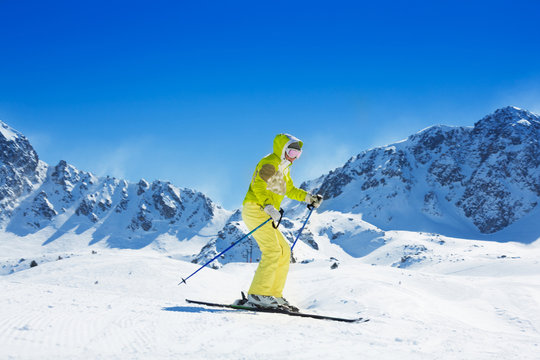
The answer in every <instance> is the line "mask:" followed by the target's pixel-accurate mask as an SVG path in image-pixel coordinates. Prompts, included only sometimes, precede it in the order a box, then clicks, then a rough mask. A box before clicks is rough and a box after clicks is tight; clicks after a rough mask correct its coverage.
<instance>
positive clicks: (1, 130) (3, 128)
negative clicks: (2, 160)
mask: <svg viewBox="0 0 540 360" xmlns="http://www.w3.org/2000/svg"><path fill="white" fill-rule="evenodd" d="M0 134H2V136H3V137H4V138H6V140H7V141H15V140H16V139H17V138H18V135H17V133H16V132H15V131H14V130H13V129H12V128H10V127H9V126H8V125H6V124H5V123H3V122H2V121H0Z"/></svg>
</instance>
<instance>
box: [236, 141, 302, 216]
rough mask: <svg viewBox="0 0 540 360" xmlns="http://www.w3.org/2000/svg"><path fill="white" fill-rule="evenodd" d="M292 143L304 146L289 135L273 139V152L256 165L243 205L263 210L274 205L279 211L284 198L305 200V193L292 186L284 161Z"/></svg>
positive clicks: (288, 164) (287, 166) (288, 165)
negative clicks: (248, 204) (254, 204)
mask: <svg viewBox="0 0 540 360" xmlns="http://www.w3.org/2000/svg"><path fill="white" fill-rule="evenodd" d="M292 143H299V144H300V147H302V146H303V144H304V143H303V142H302V141H300V140H299V139H297V138H296V137H294V136H292V135H289V134H279V135H277V136H276V137H275V139H274V152H273V153H271V154H268V155H266V156H265V157H264V158H263V159H262V160H261V161H259V163H258V164H257V167H256V168H255V172H254V173H253V177H252V178H251V183H250V184H249V190H248V192H247V194H246V197H245V199H244V202H243V204H245V203H246V202H254V203H256V204H259V205H260V206H262V207H263V208H264V207H265V206H266V205H274V207H275V208H276V209H278V210H279V208H280V205H281V202H282V201H283V198H284V197H285V196H287V197H288V198H289V199H293V200H298V201H304V200H305V198H306V194H307V192H306V191H305V190H302V189H299V188H297V187H295V186H294V184H293V181H292V179H291V175H290V170H289V167H290V166H291V162H290V161H288V160H287V159H285V150H286V149H287V147H288V146H289V145H290V144H292Z"/></svg>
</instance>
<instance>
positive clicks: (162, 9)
mask: <svg viewBox="0 0 540 360" xmlns="http://www.w3.org/2000/svg"><path fill="white" fill-rule="evenodd" d="M539 13H540V2H538V1H489V2H488V1H485V2H477V1H466V2H465V1H463V2H461V1H380V2H374V1H370V2H363V1H350V2H345V1H331V2H328V1H325V2H318V1H305V2H304V1H259V2H254V1H251V2H248V1H245V2H237V1H227V2H218V1H190V2H188V1H151V2H150V1H125V2H124V1H85V2H82V1H47V2H44V1H25V0H19V1H7V0H0V34H1V35H0V120H2V121H4V122H6V123H8V124H9V125H10V126H12V127H14V128H15V129H17V130H19V131H21V132H22V133H24V134H25V135H26V136H27V137H28V138H29V139H30V141H31V142H32V144H33V145H34V147H35V149H36V150H37V152H38V154H39V155H40V158H41V159H42V160H44V161H46V162H47V163H49V164H51V165H55V164H57V163H58V161H59V160H61V159H64V160H66V161H68V162H69V163H71V164H73V165H75V166H76V167H78V168H80V169H82V170H86V171H91V172H94V173H96V174H98V175H113V176H117V177H121V178H126V179H128V180H130V181H133V182H135V181H138V179H140V178H145V179H147V180H149V181H152V180H154V179H161V180H170V181H171V182H173V183H174V184H175V185H177V186H179V187H191V188H195V189H197V190H200V191H203V192H205V193H207V194H208V195H209V196H210V197H212V198H213V199H214V200H216V201H218V202H220V203H221V204H223V205H224V206H225V207H227V208H229V209H233V208H236V207H239V206H240V205H241V202H242V200H243V197H244V195H245V192H246V190H247V187H248V184H249V181H250V177H251V175H252V172H253V169H254V166H255V165H256V163H257V161H258V160H259V159H260V158H261V157H262V156H264V155H266V154H267V153H269V152H270V151H271V149H272V140H273V138H274V136H275V135H276V134H277V133H280V132H289V133H292V134H294V135H295V136H297V137H299V138H301V139H302V140H304V142H305V146H304V154H303V155H302V158H301V159H300V160H299V161H298V162H297V163H295V164H294V166H293V170H292V174H293V179H294V180H295V182H296V183H297V184H298V185H299V184H300V183H301V182H302V181H303V180H308V179H312V178H314V177H317V176H319V175H321V174H323V173H325V172H327V171H329V170H331V169H333V168H335V167H337V166H340V165H342V164H343V163H344V162H345V161H347V159H348V158H349V157H351V156H353V155H355V154H357V153H359V152H361V151H363V150H366V149H368V148H371V147H374V146H380V145H385V144H388V143H391V142H395V141H398V140H401V139H403V138H405V137H407V136H408V135H410V134H412V133H414V132H416V131H419V130H421V129H423V128H425V127H427V126H430V125H433V124H447V125H473V123H474V122H475V121H477V120H478V119H480V118H481V117H483V116H484V115H486V114H488V113H491V112H492V111H494V110H495V109H497V108H499V107H503V106H506V105H515V106H518V107H522V108H525V109H528V110H531V111H534V112H537V113H539V112H540V46H539V45H540V40H539V39H540V27H539V26H538V14H539Z"/></svg>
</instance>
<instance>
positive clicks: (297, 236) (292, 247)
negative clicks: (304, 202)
mask: <svg viewBox="0 0 540 360" xmlns="http://www.w3.org/2000/svg"><path fill="white" fill-rule="evenodd" d="M308 209H309V214H308V216H307V218H306V221H304V225H302V228H300V231H299V232H298V235H296V240H294V242H293V244H292V246H291V253H292V250H293V249H294V245H296V242H297V241H298V239H299V238H300V234H301V233H302V230H304V227H305V226H306V224H307V222H308V220H309V217H310V216H311V213H312V212H313V209H315V207H314V206H313V205H308Z"/></svg>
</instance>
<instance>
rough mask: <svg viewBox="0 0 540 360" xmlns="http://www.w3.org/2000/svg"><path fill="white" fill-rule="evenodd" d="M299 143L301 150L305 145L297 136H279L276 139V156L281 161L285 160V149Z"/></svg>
mask: <svg viewBox="0 0 540 360" xmlns="http://www.w3.org/2000/svg"><path fill="white" fill-rule="evenodd" d="M295 142H297V143H299V144H300V148H302V146H303V145H304V143H303V142H302V141H301V140H300V139H298V138H297V137H295V136H292V135H290V134H279V135H277V136H276V137H275V138H274V154H276V155H277V156H279V158H280V159H281V160H285V149H287V147H288V146H289V145H290V144H292V143H295Z"/></svg>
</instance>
